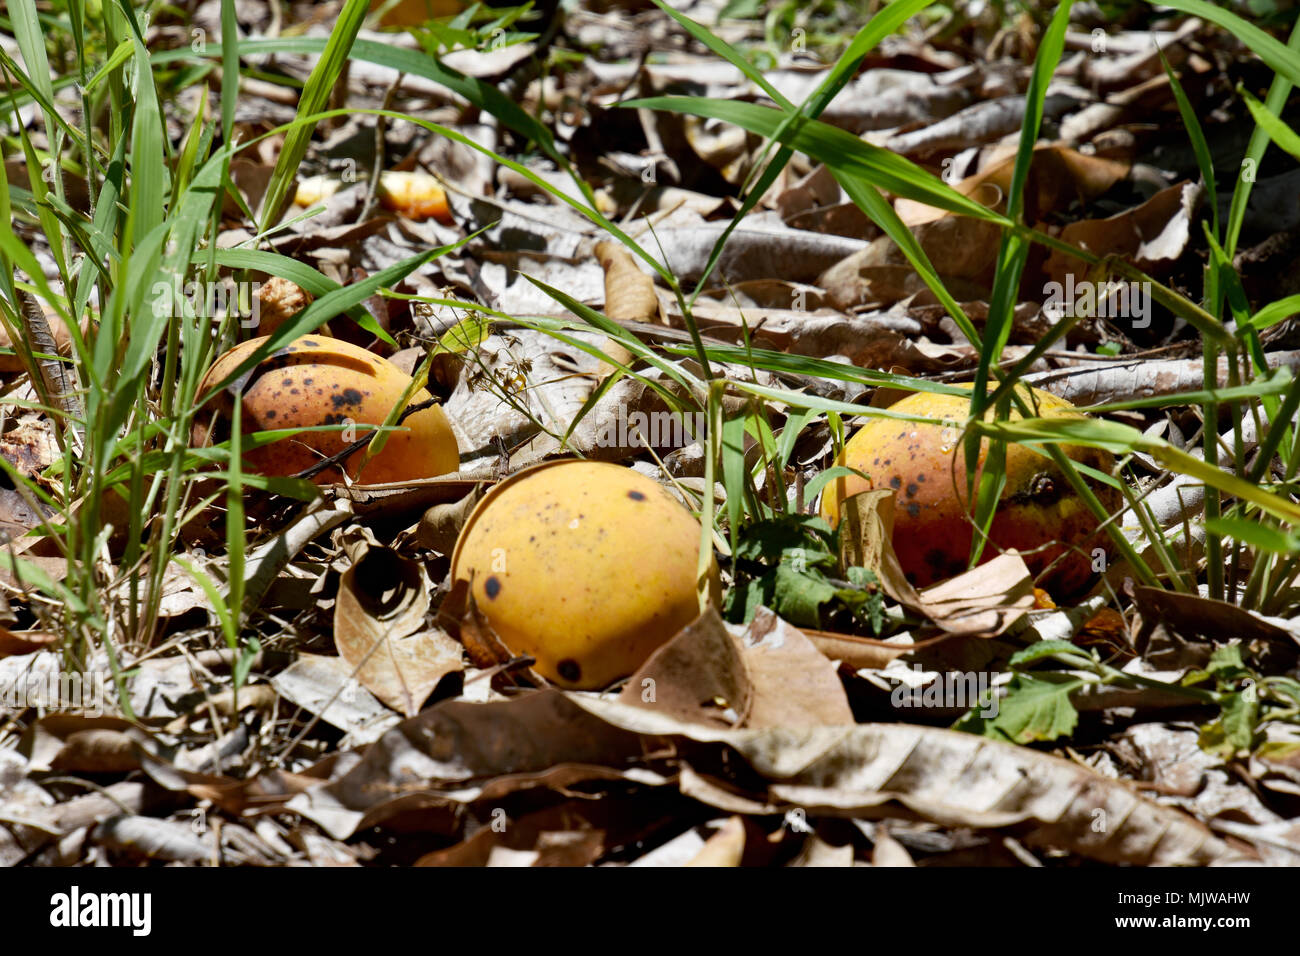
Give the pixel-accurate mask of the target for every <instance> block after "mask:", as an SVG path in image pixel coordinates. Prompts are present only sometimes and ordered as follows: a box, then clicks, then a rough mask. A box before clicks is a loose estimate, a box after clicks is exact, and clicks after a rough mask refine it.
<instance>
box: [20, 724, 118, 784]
mask: <svg viewBox="0 0 1300 956" xmlns="http://www.w3.org/2000/svg"><path fill="white" fill-rule="evenodd" d="M140 733H141V732H140V731H139V730H136V729H135V728H134V726H133V725H132V724H131V723H130V722H129V721H126V720H123V719H121V718H120V717H82V716H78V715H75V714H50V715H48V716H46V717H42V718H41V719H40V720H38V721H36V722H35V723H34V724H32V725H31V726H30V727H28V728H27V731H26V733H24V734H23V737H22V741H21V742H20V743H19V745H18V749H19V752H20V753H23V754H25V755H26V756H27V759H28V761H29V769H30V770H33V771H41V770H62V771H71V772H78V771H80V772H85V773H122V772H125V771H128V770H136V769H138V768H139V766H140V758H139V754H138V751H137V749H136V748H137V747H138V745H139V744H138V741H139V739H140V738H139V735H140Z"/></svg>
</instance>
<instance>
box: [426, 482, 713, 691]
mask: <svg viewBox="0 0 1300 956" xmlns="http://www.w3.org/2000/svg"><path fill="white" fill-rule="evenodd" d="M699 548H700V523H699V521H697V520H696V519H695V517H694V516H693V515H692V514H691V513H690V511H688V510H687V509H686V507H685V506H684V505H682V504H681V502H679V501H678V500H677V499H676V498H674V497H673V496H672V495H671V494H669V493H668V491H666V490H665V489H664V488H663V487H662V486H661V485H660V484H659V483H658V482H656V481H654V480H652V479H650V478H647V477H646V476H644V475H641V474H639V473H637V472H635V471H633V470H632V469H630V468H624V467H623V466H621V465H615V464H610V463H607V462H592V461H579V460H574V459H566V460H563V461H556V462H548V463H546V464H542V465H538V466H535V467H533V468H528V469H525V470H524V471H521V472H519V473H518V474H515V475H512V476H511V477H509V478H507V479H506V480H505V481H503V482H501V483H499V484H498V485H496V486H495V487H494V488H493V489H492V490H491V491H490V492H489V493H488V494H487V495H486V496H484V498H483V500H482V501H480V502H479V503H478V505H477V506H476V507H475V508H474V510H473V512H471V514H470V517H469V519H468V520H467V521H466V523H465V527H464V528H463V529H462V530H461V533H460V537H459V539H458V540H457V542H456V548H455V551H454V552H453V554H452V560H451V577H452V580H453V581H466V582H468V583H469V587H470V593H471V594H472V596H473V598H474V602H475V604H476V605H477V607H478V610H479V612H480V613H481V614H483V616H484V617H485V618H486V619H487V622H488V623H489V624H490V625H491V626H492V629H493V630H494V631H495V632H496V633H497V636H498V637H500V638H501V641H502V642H503V643H504V644H505V646H506V647H507V648H508V649H509V650H510V651H511V652H512V653H514V654H516V655H528V656H531V657H533V658H535V659H536V663H535V664H534V665H533V669H534V670H535V671H537V673H539V674H541V675H542V676H543V677H545V678H546V679H547V680H549V681H552V682H553V683H555V684H558V685H560V686H561V687H566V688H570V689H575V690H600V689H603V688H605V687H608V686H609V685H610V684H612V683H614V681H616V680H618V679H620V678H623V677H627V676H629V675H631V674H632V673H634V672H635V671H636V670H637V669H638V668H639V667H640V666H641V665H642V664H643V663H644V662H645V661H646V659H647V658H649V657H650V655H651V654H652V653H654V651H655V650H656V649H657V648H658V647H660V646H661V645H662V644H664V643H665V642H666V641H668V640H669V639H670V638H672V637H673V635H675V634H676V633H677V632H678V631H680V630H681V629H682V628H683V627H685V626H686V625H687V624H690V623H691V621H693V620H694V619H695V618H696V617H697V616H698V615H699V610H700V608H699V598H698V590H697V587H696V583H697V577H696V570H697V567H698V559H699ZM708 586H709V591H710V596H711V598H712V600H713V603H714V604H715V605H716V604H719V603H720V600H721V586H720V582H719V578H718V569H717V566H716V564H714V565H712V566H711V567H710V570H709V580H708Z"/></svg>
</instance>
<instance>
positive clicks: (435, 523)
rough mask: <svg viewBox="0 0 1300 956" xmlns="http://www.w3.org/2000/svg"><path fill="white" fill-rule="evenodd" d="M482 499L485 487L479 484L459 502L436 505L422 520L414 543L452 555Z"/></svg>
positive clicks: (417, 545)
mask: <svg viewBox="0 0 1300 956" xmlns="http://www.w3.org/2000/svg"><path fill="white" fill-rule="evenodd" d="M482 497H483V486H482V485H481V484H478V485H475V486H474V487H473V489H472V490H471V491H470V493H469V494H467V495H466V496H465V497H464V498H461V499H460V500H459V501H449V502H445V503H443V504H437V505H434V506H433V507H432V508H430V509H429V510H428V511H426V512H425V513H424V515H423V516H422V517H421V518H420V523H419V525H418V527H417V528H416V531H415V536H414V538H413V539H412V541H413V543H414V544H415V545H416V547H420V548H427V549H429V550H431V551H437V552H438V553H439V554H448V555H449V554H451V553H452V551H453V550H455V548H456V539H457V538H458V537H460V530H461V528H463V527H465V522H466V521H467V520H468V519H469V515H470V512H471V511H473V510H474V506H475V505H477V504H478V503H479V500H480V499H481V498H482Z"/></svg>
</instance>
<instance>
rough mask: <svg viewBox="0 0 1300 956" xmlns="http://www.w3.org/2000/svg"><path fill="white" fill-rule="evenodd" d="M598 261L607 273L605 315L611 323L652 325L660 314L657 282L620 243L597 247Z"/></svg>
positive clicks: (608, 241) (613, 242)
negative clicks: (645, 323)
mask: <svg viewBox="0 0 1300 956" xmlns="http://www.w3.org/2000/svg"><path fill="white" fill-rule="evenodd" d="M596 259H597V261H599V262H600V267H601V268H602V269H604V270H605V314H606V315H607V316H609V317H610V318H611V319H617V320H620V321H631V322H653V321H655V319H656V317H657V316H658V314H659V298H658V296H656V295H655V285H654V280H653V279H651V278H650V277H649V276H648V275H646V274H645V273H644V272H642V271H641V270H640V268H638V267H637V264H636V262H635V261H634V260H633V259H632V254H631V253H630V252H628V251H627V250H626V249H624V248H623V246H622V245H621V244H620V243H617V242H615V241H614V240H612V239H606V240H605V241H604V242H598V243H596Z"/></svg>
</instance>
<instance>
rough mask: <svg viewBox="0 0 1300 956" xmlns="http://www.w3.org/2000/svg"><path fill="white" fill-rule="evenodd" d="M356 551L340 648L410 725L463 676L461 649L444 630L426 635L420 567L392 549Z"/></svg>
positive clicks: (342, 607)
mask: <svg viewBox="0 0 1300 956" xmlns="http://www.w3.org/2000/svg"><path fill="white" fill-rule="evenodd" d="M357 551H358V553H357V555H356V556H355V557H354V563H353V565H352V567H350V568H348V570H347V571H345V572H344V573H343V578H342V580H341V581H340V582H339V596H338V601H337V603H336V604H335V608H334V643H335V646H336V647H337V648H338V652H339V657H341V658H342V659H343V660H344V661H346V662H347V663H348V664H349V665H350V666H351V667H352V668H353V669H354V670H355V671H356V677H357V680H358V682H360V683H361V685H362V686H363V687H365V688H366V689H367V690H369V691H371V692H372V693H373V694H374V695H375V696H376V697H378V698H379V699H380V700H382V701H383V702H384V703H385V704H387V705H388V706H389V707H392V708H393V709H394V710H396V711H398V712H399V713H403V714H405V715H406V716H408V717H410V716H412V715H413V714H415V713H417V712H418V711H419V709H420V705H421V704H423V703H424V701H425V698H427V697H428V696H429V694H430V693H431V692H432V691H433V689H434V687H436V686H437V685H438V681H440V680H442V678H443V677H444V676H446V675H447V674H450V673H452V672H454V671H459V670H460V669H461V648H460V645H459V644H457V643H456V642H455V641H454V640H452V639H451V637H450V636H448V635H447V634H446V632H444V631H443V630H441V629H440V628H424V626H423V625H424V620H425V615H426V614H427V612H428V610H429V591H428V587H427V585H426V582H425V579H424V573H423V571H422V570H421V568H420V566H419V564H417V563H416V562H414V561H409V560H407V559H405V558H403V557H401V556H400V555H399V554H397V553H396V552H395V551H391V550H389V549H387V548H372V547H369V546H365V547H362V548H359V549H357Z"/></svg>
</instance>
